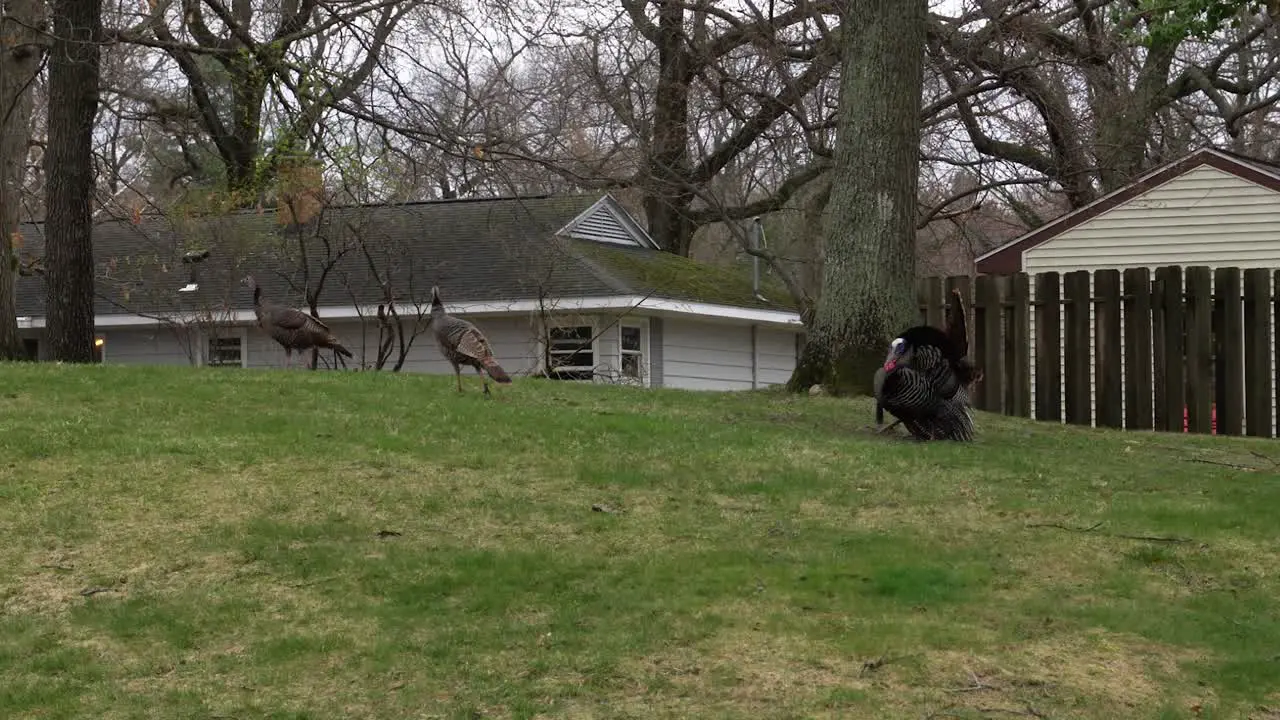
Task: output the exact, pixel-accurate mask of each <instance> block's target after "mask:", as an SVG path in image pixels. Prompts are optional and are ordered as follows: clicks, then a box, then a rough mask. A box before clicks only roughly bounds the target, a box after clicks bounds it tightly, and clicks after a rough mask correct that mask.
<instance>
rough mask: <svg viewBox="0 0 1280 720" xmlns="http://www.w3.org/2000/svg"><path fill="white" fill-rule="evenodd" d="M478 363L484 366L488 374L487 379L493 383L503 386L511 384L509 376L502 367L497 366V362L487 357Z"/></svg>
mask: <svg viewBox="0 0 1280 720" xmlns="http://www.w3.org/2000/svg"><path fill="white" fill-rule="evenodd" d="M480 362H481V363H483V364H484V369H485V372H487V373H489V377H491V378H493V380H494V382H499V383H502V384H504V385H505V384H507V383H510V382H511V376H510V375H507V371H506V370H503V369H502V366H501V365H499V364H498V361H497V360H494V359H493V358H492V357H487V358H485V359H484V360H481V361H480Z"/></svg>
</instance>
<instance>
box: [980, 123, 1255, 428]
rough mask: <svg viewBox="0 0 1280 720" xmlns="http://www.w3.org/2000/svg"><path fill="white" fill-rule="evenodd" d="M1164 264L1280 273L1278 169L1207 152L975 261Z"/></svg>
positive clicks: (1005, 267)
mask: <svg viewBox="0 0 1280 720" xmlns="http://www.w3.org/2000/svg"><path fill="white" fill-rule="evenodd" d="M1165 265H1180V266H1183V267H1184V268H1185V267H1190V266H1196V265H1206V266H1209V267H1211V268H1217V267H1239V268H1280V166H1277V165H1273V164H1270V163H1267V162H1265V161H1260V160H1256V159H1252V158H1247V157H1243V156H1240V155H1235V154H1233V153H1229V152H1225V151H1221V150H1217V149H1213V148H1204V149H1201V150H1198V151H1196V152H1194V153H1192V154H1190V155H1188V156H1186V157H1185V158H1182V159H1180V160H1177V161H1175V162H1172V163H1169V164H1167V165H1165V166H1163V167H1160V168H1157V169H1155V170H1153V171H1152V172H1150V173H1148V174H1146V175H1144V176H1142V177H1140V178H1138V179H1137V180H1136V181H1134V182H1133V183H1132V184H1130V185H1128V186H1126V187H1124V188H1121V189H1119V190H1117V191H1115V192H1112V193H1110V194H1108V195H1105V196H1103V197H1101V198H1099V199H1098V200H1096V201H1094V202H1093V203H1091V204H1089V205H1086V206H1085V207H1083V208H1080V209H1078V210H1075V211H1073V212H1070V213H1067V214H1066V215H1063V216H1062V217H1060V218H1058V219H1056V220H1054V221H1052V222H1050V223H1048V224H1046V225H1044V226H1043V227H1040V228H1037V229H1036V230H1034V231H1032V232H1029V233H1027V234H1026V235H1023V236H1022V237H1019V238H1016V239H1014V240H1013V241H1011V242H1009V243H1007V244H1005V245H1003V246H1001V247H998V248H996V249H995V250H992V251H991V252H988V253H986V254H984V255H982V256H979V257H978V259H977V270H978V272H979V273H983V274H1008V273H1015V272H1026V273H1029V274H1037V273H1043V272H1050V271H1056V272H1059V273H1066V272H1072V271H1076V270H1088V271H1090V272H1093V271H1097V270H1102V269H1109V268H1114V269H1120V270H1123V269H1126V268H1135V267H1146V268H1150V269H1152V270H1154V269H1155V268H1157V267H1161V266H1165ZM1091 281H1092V277H1091ZM1033 322H1034V321H1033ZM1092 322H1093V320H1092V317H1091V318H1090V324H1091V325H1092ZM1271 324H1272V330H1273V333H1274V326H1275V318H1274V317H1272V318H1271ZM1064 333H1065V330H1064ZM1033 337H1034V330H1033ZM1032 352H1034V348H1032ZM1272 354H1273V357H1272V367H1275V357H1274V348H1273V353H1272ZM1032 382H1033V383H1034V382H1035V378H1034V364H1033V377H1032ZM1273 412H1274V410H1273Z"/></svg>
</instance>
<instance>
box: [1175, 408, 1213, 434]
mask: <svg viewBox="0 0 1280 720" xmlns="http://www.w3.org/2000/svg"><path fill="white" fill-rule="evenodd" d="M1209 431H1210V433H1211V434H1213V435H1217V434H1218V406H1217V405H1216V404H1214V405H1210V406H1209ZM1182 432H1191V422H1190V418H1189V416H1188V415H1187V406H1186V405H1183V406H1182Z"/></svg>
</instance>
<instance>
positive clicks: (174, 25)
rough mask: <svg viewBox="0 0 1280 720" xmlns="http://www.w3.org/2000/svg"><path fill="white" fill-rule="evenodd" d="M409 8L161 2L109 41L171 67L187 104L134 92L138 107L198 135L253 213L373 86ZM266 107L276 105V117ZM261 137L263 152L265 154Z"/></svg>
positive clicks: (377, 0) (368, 0) (371, 3)
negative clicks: (264, 191) (345, 108)
mask: <svg viewBox="0 0 1280 720" xmlns="http://www.w3.org/2000/svg"><path fill="white" fill-rule="evenodd" d="M416 6H417V3H416V2H400V1H393V0H357V1H355V2H336V1H335V2H329V1H326V0H284V2H280V3H276V4H273V5H272V4H266V3H262V4H258V3H254V2H250V1H249V0H237V2H234V3H232V4H231V5H230V6H228V5H227V4H225V3H223V2H222V1H221V0H182V2H181V3H176V2H174V0H164V1H162V2H157V3H152V4H151V10H150V11H149V12H148V13H146V14H145V15H144V16H143V17H142V18H141V19H140V20H139V21H138V22H135V23H131V24H129V23H126V24H125V26H124V27H121V28H119V29H116V30H114V31H113V33H112V36H113V37H114V38H116V39H119V40H122V41H125V42H129V43H134V44H138V45H144V46H147V47H153V48H158V49H161V50H163V51H164V52H165V53H167V54H168V56H169V57H170V58H172V60H173V62H174V63H175V64H176V65H177V69H178V70H179V71H180V72H181V75H182V77H183V79H184V80H185V83H186V87H185V91H186V93H187V94H188V97H189V104H188V105H186V106H185V107H184V106H182V105H176V106H175V105H173V104H170V103H169V102H167V98H166V97H165V96H164V95H163V94H157V93H154V92H151V93H149V92H146V91H135V93H134V94H135V97H136V99H137V100H138V101H139V102H141V103H143V104H144V105H146V106H149V110H150V112H151V114H152V115H153V116H154V117H156V118H157V119H164V118H173V119H175V120H185V121H186V122H185V123H184V126H185V127H187V128H189V127H191V125H192V124H193V123H194V124H196V125H198V126H199V127H200V128H201V130H203V132H204V133H205V135H206V137H208V139H209V141H210V142H211V143H212V144H213V147H214V148H215V149H216V151H217V157H218V160H219V161H220V162H221V166H222V168H221V169H222V172H223V173H224V183H225V187H226V188H227V189H229V190H233V191H236V192H238V193H241V194H243V197H242V198H241V204H251V203H252V202H253V201H254V200H256V199H257V197H256V196H257V193H258V191H260V189H261V188H262V186H263V184H264V183H265V182H269V181H270V180H271V178H272V177H273V176H274V174H275V172H276V171H277V169H278V167H279V166H280V162H281V161H282V160H283V159H284V158H286V157H288V156H289V155H290V154H291V153H293V152H296V151H297V150H298V149H299V148H300V147H302V146H304V145H305V144H306V143H308V142H309V141H311V140H313V139H315V137H316V135H317V133H319V132H320V126H321V123H320V120H321V118H322V116H323V115H324V113H325V111H326V110H327V109H328V108H330V107H332V106H334V105H336V104H340V103H342V102H344V101H345V100H347V99H349V98H351V97H352V96H353V95H354V94H355V93H356V92H357V90H359V89H360V87H361V85H362V84H363V83H364V82H365V81H366V80H367V79H368V78H369V77H370V75H371V74H372V73H373V72H374V70H375V69H376V68H377V67H378V65H379V63H380V62H381V60H382V54H383V50H384V48H385V47H386V44H387V42H388V39H389V37H390V36H391V33H392V31H393V30H394V28H395V27H396V24H397V22H398V21H399V20H400V19H401V18H402V17H404V15H405V14H406V13H408V12H409V11H410V10H412V9H413V8H415V7H416ZM353 47H356V48H359V50H358V57H357V60H356V61H355V64H354V65H351V64H350V63H349V62H346V61H344V59H343V56H347V57H349V56H350V55H351V49H352V48H353ZM268 103H276V104H278V105H279V108H280V113H279V114H278V115H276V116H275V117H272V116H271V115H270V114H269V113H268V108H267V104H268ZM180 127H181V126H180ZM266 133H270V136H271V138H272V142H271V144H270V147H269V148H264V147H263V145H264V134H266ZM181 142H182V140H181V139H179V143H181ZM187 155H188V158H187V159H188V160H191V159H192V157H191V156H190V153H187Z"/></svg>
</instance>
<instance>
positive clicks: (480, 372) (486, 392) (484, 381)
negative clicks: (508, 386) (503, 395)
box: [476, 368, 489, 397]
mask: <svg viewBox="0 0 1280 720" xmlns="http://www.w3.org/2000/svg"><path fill="white" fill-rule="evenodd" d="M476 374H477V375H479V376H480V382H481V383H482V384H483V385H484V395H485V397H489V378H487V377H485V376H484V370H482V369H480V368H476Z"/></svg>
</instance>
